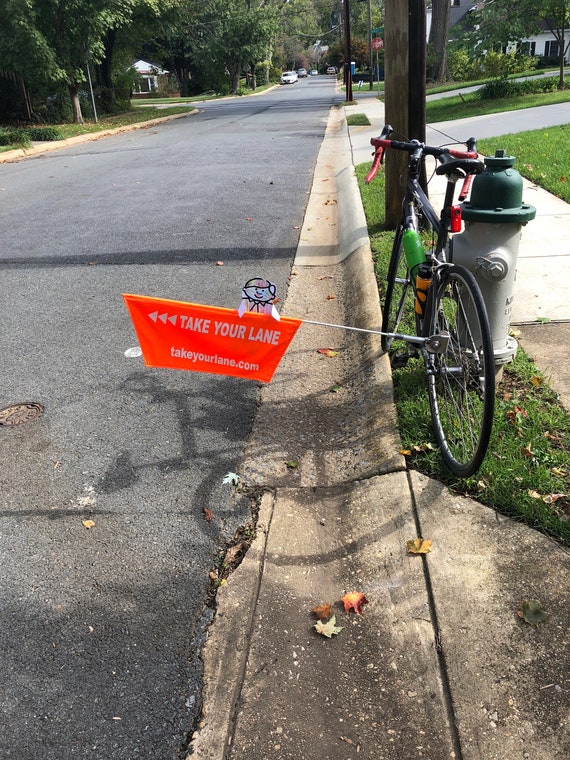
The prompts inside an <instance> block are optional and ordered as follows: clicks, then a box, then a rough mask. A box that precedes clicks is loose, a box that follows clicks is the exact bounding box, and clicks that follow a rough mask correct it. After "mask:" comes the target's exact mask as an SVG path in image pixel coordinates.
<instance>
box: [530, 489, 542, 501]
mask: <svg viewBox="0 0 570 760" xmlns="http://www.w3.org/2000/svg"><path fill="white" fill-rule="evenodd" d="M527 493H528V495H529V496H530V498H531V499H542V496H541V495H540V494H539V493H538V491H530V490H529V491H527Z"/></svg>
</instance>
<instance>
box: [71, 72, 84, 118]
mask: <svg viewBox="0 0 570 760" xmlns="http://www.w3.org/2000/svg"><path fill="white" fill-rule="evenodd" d="M68 89H69V96H70V98H71V109H72V111H73V123H74V124H83V114H82V113H81V103H80V102H79V84H78V83H77V82H72V83H71V84H69V85H68Z"/></svg>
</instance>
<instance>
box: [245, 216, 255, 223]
mask: <svg viewBox="0 0 570 760" xmlns="http://www.w3.org/2000/svg"><path fill="white" fill-rule="evenodd" d="M245 221H246V222H253V217H252V216H246V218H245Z"/></svg>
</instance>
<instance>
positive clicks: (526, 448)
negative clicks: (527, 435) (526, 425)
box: [521, 443, 534, 459]
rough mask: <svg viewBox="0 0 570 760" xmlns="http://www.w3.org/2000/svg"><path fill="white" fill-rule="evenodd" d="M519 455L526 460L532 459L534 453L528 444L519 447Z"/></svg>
mask: <svg viewBox="0 0 570 760" xmlns="http://www.w3.org/2000/svg"><path fill="white" fill-rule="evenodd" d="M521 454H522V455H523V456H524V457H526V458H527V459H534V451H532V449H531V448H530V443H528V444H527V445H526V446H521Z"/></svg>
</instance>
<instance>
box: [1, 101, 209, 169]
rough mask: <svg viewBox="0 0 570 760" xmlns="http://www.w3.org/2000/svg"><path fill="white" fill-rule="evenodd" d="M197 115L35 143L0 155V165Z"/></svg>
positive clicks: (175, 117)
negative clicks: (29, 146)
mask: <svg viewBox="0 0 570 760" xmlns="http://www.w3.org/2000/svg"><path fill="white" fill-rule="evenodd" d="M196 113H199V109H197V108H194V109H193V110H192V111H185V112H184V113H181V114H172V115H170V116H162V117H160V118H157V119H150V120H149V121H141V122H138V123H137V124H128V125H126V126H124V127H115V128H114V129H102V130H101V131H100V132H90V133H89V134H86V135H77V136H76V137H68V138H66V139H65V140H55V141H54V142H46V143H36V145H32V147H31V148H18V149H17V150H8V151H6V152H5V153H0V164H8V163H13V162H15V161H21V160H22V159H24V158H31V157H32V156H39V155H41V154H43V153H51V152H53V151H55V150H61V149H62V148H68V147H69V146H71V145H80V144H82V143H86V142H94V141H95V140H101V139H102V138H103V137H109V136H110V135H118V134H121V133H122V132H133V131H134V130H136V129H148V128H149V127H154V126H157V125H158V124H162V123H163V122H165V121H173V120H174V119H182V118H184V117H186V116H193V115H194V114H196Z"/></svg>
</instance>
